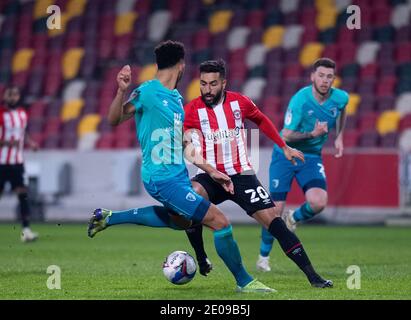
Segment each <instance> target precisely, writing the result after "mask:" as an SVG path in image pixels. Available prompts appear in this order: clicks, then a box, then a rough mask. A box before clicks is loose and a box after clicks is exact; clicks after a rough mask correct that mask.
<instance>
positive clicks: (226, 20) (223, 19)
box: [208, 10, 233, 34]
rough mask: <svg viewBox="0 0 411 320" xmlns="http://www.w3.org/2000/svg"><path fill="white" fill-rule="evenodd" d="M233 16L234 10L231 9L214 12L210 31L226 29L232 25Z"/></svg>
mask: <svg viewBox="0 0 411 320" xmlns="http://www.w3.org/2000/svg"><path fill="white" fill-rule="evenodd" d="M232 16H233V12H232V11H231V10H219V11H216V12H215V13H213V15H212V16H211V17H210V19H209V25H208V29H209V30H210V33H212V34H215V33H220V32H224V31H226V30H227V29H228V28H229V26H230V20H231V18H232Z"/></svg>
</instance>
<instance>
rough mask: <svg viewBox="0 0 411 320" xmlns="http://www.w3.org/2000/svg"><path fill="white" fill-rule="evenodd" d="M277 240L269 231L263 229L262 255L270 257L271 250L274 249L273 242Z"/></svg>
mask: <svg viewBox="0 0 411 320" xmlns="http://www.w3.org/2000/svg"><path fill="white" fill-rule="evenodd" d="M274 240H275V238H274V237H273V236H272V235H271V233H269V232H268V230H267V229H265V228H264V227H261V242H260V255H261V256H263V257H268V256H269V255H270V252H271V249H272V248H273V242H274Z"/></svg>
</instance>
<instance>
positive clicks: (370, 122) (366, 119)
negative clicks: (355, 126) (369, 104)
mask: <svg viewBox="0 0 411 320" xmlns="http://www.w3.org/2000/svg"><path fill="white" fill-rule="evenodd" d="M377 119H378V114H377V113H376V112H368V113H365V114H362V115H361V116H360V119H359V129H360V131H362V132H363V131H370V130H375V128H376V122H377Z"/></svg>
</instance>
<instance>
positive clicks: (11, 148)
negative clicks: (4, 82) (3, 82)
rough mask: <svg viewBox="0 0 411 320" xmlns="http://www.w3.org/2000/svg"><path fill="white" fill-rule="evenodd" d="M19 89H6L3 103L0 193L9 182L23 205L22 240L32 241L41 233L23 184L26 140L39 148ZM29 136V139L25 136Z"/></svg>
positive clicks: (1, 110)
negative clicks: (30, 132)
mask: <svg viewBox="0 0 411 320" xmlns="http://www.w3.org/2000/svg"><path fill="white" fill-rule="evenodd" d="M20 96H21V95H20V90H19V88H17V87H14V86H12V87H9V88H7V89H6V90H5V92H4V96H3V104H2V105H0V196H1V194H2V192H3V189H4V186H5V184H6V183H7V182H9V183H10V184H11V188H12V190H13V191H14V192H15V193H16V194H17V197H18V199H19V204H20V206H19V207H20V216H21V220H22V226H23V232H22V235H21V240H22V241H23V242H28V241H33V240H35V239H36V238H37V237H38V234H37V233H35V232H33V231H31V229H30V227H29V224H30V222H29V202H28V196H27V187H26V186H25V185H24V179H23V176H24V159H23V148H24V142H25V141H27V143H28V145H29V146H30V147H31V148H32V149H33V150H37V148H38V145H37V143H36V142H34V141H32V140H31V139H30V138H29V137H28V136H27V134H26V127H27V120H28V115H27V112H26V110H25V109H24V108H23V107H21V106H20V104H19V103H20ZM25 138H26V139H25Z"/></svg>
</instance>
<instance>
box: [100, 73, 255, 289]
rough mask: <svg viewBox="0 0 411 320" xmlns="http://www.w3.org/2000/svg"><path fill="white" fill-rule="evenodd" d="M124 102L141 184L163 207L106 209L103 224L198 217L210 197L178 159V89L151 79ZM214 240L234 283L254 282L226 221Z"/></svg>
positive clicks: (160, 223) (164, 223) (166, 223)
mask: <svg viewBox="0 0 411 320" xmlns="http://www.w3.org/2000/svg"><path fill="white" fill-rule="evenodd" d="M127 103H131V104H132V105H133V106H134V107H135V111H136V112H135V122H136V128H137V138H138V140H139V141H140V145H141V150H142V154H143V161H142V169H141V173H142V179H143V183H144V187H145V188H146V190H147V192H148V193H149V194H150V195H151V196H152V197H153V198H154V199H156V200H158V201H159V202H161V203H162V204H163V205H164V207H162V206H149V207H145V208H133V209H129V210H124V211H107V210H106V211H104V212H106V214H105V216H104V217H105V218H104V219H105V222H104V227H103V228H105V227H109V226H113V225H117V224H123V223H133V224H139V225H145V226H151V227H170V228H173V229H181V227H179V226H177V225H175V223H174V222H173V221H172V219H170V214H171V215H173V214H178V215H182V216H183V217H185V218H186V219H188V220H192V221H195V222H201V221H202V220H203V218H204V216H205V215H206V213H207V211H208V209H209V207H210V205H211V203H210V202H209V201H208V200H206V199H204V198H203V197H202V196H200V195H199V194H197V193H196V192H195V191H194V190H193V189H192V186H191V181H190V179H189V177H188V171H187V168H186V166H185V163H184V157H183V121H184V108H183V98H182V97H181V95H180V93H179V92H178V90H176V89H174V90H170V89H168V88H166V87H165V86H163V85H162V83H161V82H160V81H159V80H158V79H153V80H150V81H147V82H145V83H143V84H141V85H140V86H139V87H138V88H136V89H135V90H134V91H133V92H132V94H131V95H130V98H129V100H128V101H127ZM98 210H100V211H99V212H100V213H101V212H102V211H101V209H98ZM214 244H215V248H216V251H217V253H218V255H219V256H220V257H221V259H222V260H223V261H224V263H225V265H226V266H227V267H228V269H229V270H230V271H231V273H232V274H233V276H234V278H235V280H236V283H237V285H238V286H239V287H241V288H244V287H245V286H247V285H249V284H252V283H255V280H254V281H253V278H252V277H251V276H250V275H249V274H248V273H247V271H246V270H245V268H244V266H243V264H242V259H241V255H240V252H239V249H238V246H237V243H236V242H235V240H234V239H233V235H232V227H231V225H228V226H227V227H225V228H222V229H220V230H215V231H214Z"/></svg>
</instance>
